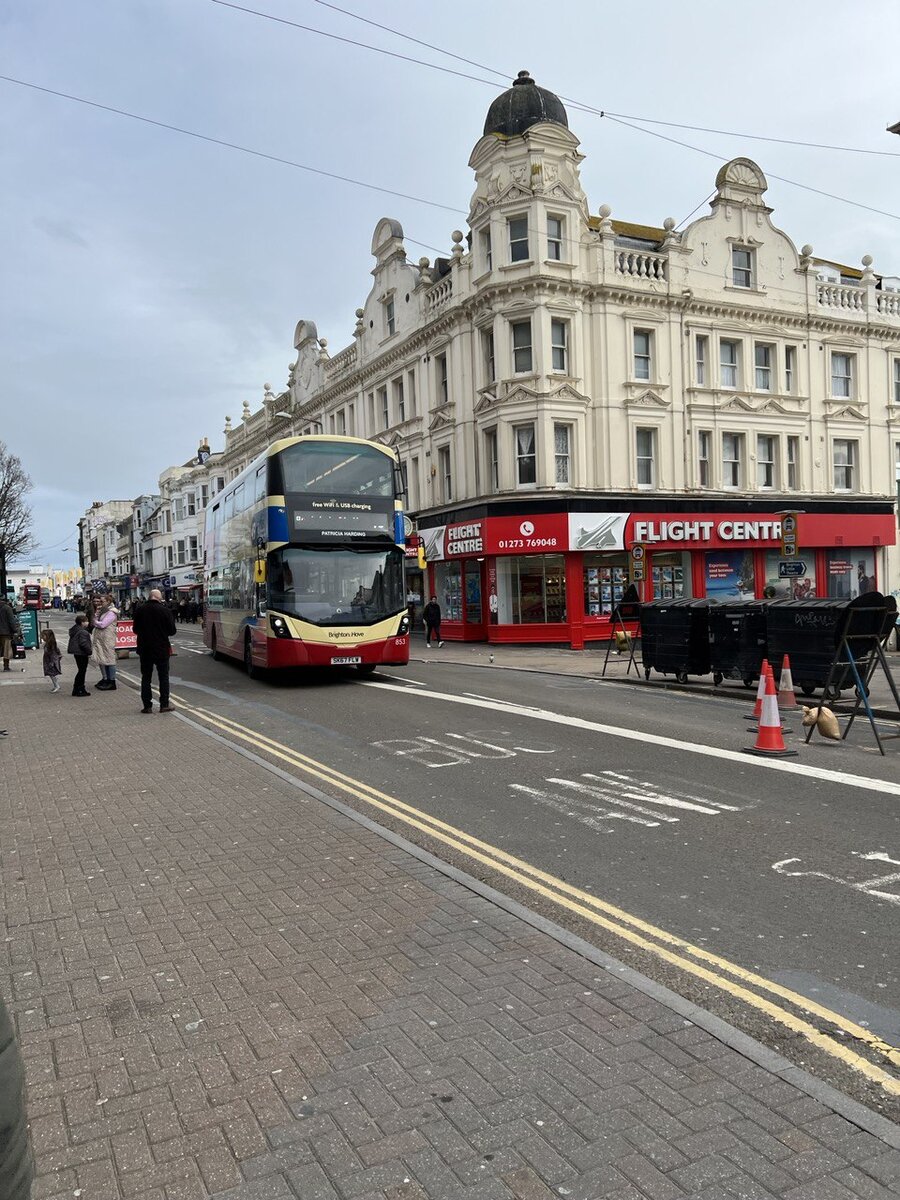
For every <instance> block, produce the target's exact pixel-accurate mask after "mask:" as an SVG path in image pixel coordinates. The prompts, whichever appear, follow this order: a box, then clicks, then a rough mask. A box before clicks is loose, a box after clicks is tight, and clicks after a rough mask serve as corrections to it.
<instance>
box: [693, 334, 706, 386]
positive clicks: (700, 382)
mask: <svg viewBox="0 0 900 1200" xmlns="http://www.w3.org/2000/svg"><path fill="white" fill-rule="evenodd" d="M694 350H695V358H694V377H695V379H696V381H697V386H698V387H706V369H707V368H706V364H707V361H708V359H709V338H708V337H706V336H705V335H704V336H700V335H698V336H697V339H696V341H695V344H694Z"/></svg>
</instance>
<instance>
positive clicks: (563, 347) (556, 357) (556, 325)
mask: <svg viewBox="0 0 900 1200" xmlns="http://www.w3.org/2000/svg"><path fill="white" fill-rule="evenodd" d="M550 354H551V360H552V363H553V370H554V371H559V372H561V373H562V374H563V375H566V374H568V371H569V323H568V321H557V320H553V321H551V322H550Z"/></svg>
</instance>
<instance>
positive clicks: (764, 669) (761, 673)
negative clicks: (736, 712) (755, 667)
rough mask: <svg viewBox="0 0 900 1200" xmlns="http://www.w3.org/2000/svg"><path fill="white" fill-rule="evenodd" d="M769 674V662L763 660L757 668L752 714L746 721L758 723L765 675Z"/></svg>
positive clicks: (764, 692) (764, 691)
mask: <svg viewBox="0 0 900 1200" xmlns="http://www.w3.org/2000/svg"><path fill="white" fill-rule="evenodd" d="M768 673H769V660H768V659H767V658H764V659H763V660H762V666H761V667H760V668H759V686H758V687H757V689H756V703H755V704H754V705H753V712H752V713H750V715H749V717H748V718H747V720H748V721H758V720H759V718H760V715H761V713H762V706H763V696H765V694H766V675H768Z"/></svg>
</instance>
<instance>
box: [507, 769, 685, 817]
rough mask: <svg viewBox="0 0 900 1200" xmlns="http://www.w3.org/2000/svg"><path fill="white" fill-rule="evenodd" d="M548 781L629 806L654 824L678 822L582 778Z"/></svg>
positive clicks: (587, 777)
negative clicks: (585, 781) (583, 781)
mask: <svg viewBox="0 0 900 1200" xmlns="http://www.w3.org/2000/svg"><path fill="white" fill-rule="evenodd" d="M582 778H585V779H589V778H591V776H587V775H586V776H583V777H582ZM594 778H596V776H594ZM547 783H555V784H556V785H557V787H563V788H572V789H573V791H577V792H581V793H583V794H584V795H587V796H593V797H596V799H597V800H602V801H603V803H604V804H614V805H616V806H617V807H618V808H627V809H628V810H629V811H630V812H636V813H640V814H641V816H643V817H652V818H653V824H654V825H658V824H659V823H660V822H661V821H665V822H666V824H667V825H675V824H677V823H678V818H677V817H670V816H668V815H667V814H663V813H658V812H654V811H653V809H652V808H645V807H644V806H643V804H635V803H634V802H633V801H632V800H625V799H623V798H622V796H621V794H620V793H619V792H614V791H612V790H611V789H610V788H598V787H592V786H591V785H590V784H589V783H582V782H581V780H580V779H553V778H551V779H548V780H547ZM513 786H515V785H513Z"/></svg>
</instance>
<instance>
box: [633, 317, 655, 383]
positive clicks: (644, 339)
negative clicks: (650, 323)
mask: <svg viewBox="0 0 900 1200" xmlns="http://www.w3.org/2000/svg"><path fill="white" fill-rule="evenodd" d="M651 338H652V334H651V333H650V331H649V330H648V329H635V331H634V333H633V334H632V339H633V349H634V358H633V365H632V372H633V374H632V378H633V379H649V378H650V349H651Z"/></svg>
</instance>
